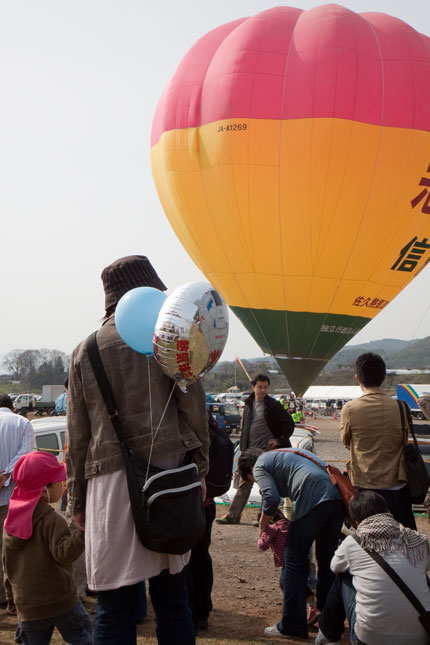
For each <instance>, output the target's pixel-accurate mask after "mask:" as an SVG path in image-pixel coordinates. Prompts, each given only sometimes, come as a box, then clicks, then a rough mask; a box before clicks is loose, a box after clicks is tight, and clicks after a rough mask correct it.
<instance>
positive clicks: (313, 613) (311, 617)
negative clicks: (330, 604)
mask: <svg viewBox="0 0 430 645" xmlns="http://www.w3.org/2000/svg"><path fill="white" fill-rule="evenodd" d="M320 616H321V612H320V610H319V609H318V607H311V609H310V610H309V614H308V618H307V623H308V625H315V623H316V622H317V620H318V618H319V617H320Z"/></svg>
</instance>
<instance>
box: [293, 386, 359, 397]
mask: <svg viewBox="0 0 430 645" xmlns="http://www.w3.org/2000/svg"><path fill="white" fill-rule="evenodd" d="M361 395H362V391H361V387H360V386H359V385H311V386H310V387H308V389H307V390H306V392H305V393H304V395H303V398H304V399H317V400H319V401H321V400H324V399H341V400H345V399H357V398H358V397H359V396H361Z"/></svg>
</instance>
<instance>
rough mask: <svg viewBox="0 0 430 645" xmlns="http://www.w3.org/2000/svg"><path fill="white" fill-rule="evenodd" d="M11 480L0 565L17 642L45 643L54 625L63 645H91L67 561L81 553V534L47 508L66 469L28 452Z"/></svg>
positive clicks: (51, 459)
mask: <svg viewBox="0 0 430 645" xmlns="http://www.w3.org/2000/svg"><path fill="white" fill-rule="evenodd" d="M13 479H14V481H15V482H16V488H15V490H14V491H13V493H12V497H11V499H10V504H9V511H8V514H7V517H6V520H5V523H4V532H3V564H4V578H5V588H6V595H7V597H8V598H7V599H8V601H12V596H13V600H14V601H15V605H16V608H17V610H18V619H19V623H18V629H17V636H16V638H17V642H24V643H25V644H27V643H28V644H29V645H45V644H46V645H48V644H49V643H50V641H51V637H52V633H53V631H54V628H55V627H57V629H58V630H59V632H60V633H61V635H62V637H63V638H64V640H65V641H66V642H68V643H73V645H90V643H91V642H92V629H91V621H90V618H89V616H88V614H87V612H86V611H85V609H84V607H83V606H82V604H81V603H80V602H79V598H78V595H77V592H76V584H75V582H74V579H73V575H72V562H73V561H74V560H76V559H77V558H78V557H79V556H80V554H81V553H82V552H83V550H84V534H83V532H82V531H79V530H76V531H75V532H74V533H73V534H71V533H70V531H69V529H68V527H67V524H66V521H65V520H64V519H63V518H62V517H61V516H60V515H59V514H58V513H56V512H55V510H54V509H53V507H52V506H51V504H53V503H55V502H58V500H59V499H60V497H61V493H62V484H61V482H62V481H63V480H65V479H66V467H65V465H64V464H61V465H60V464H59V463H58V461H57V459H56V457H54V455H51V454H48V453H45V452H30V453H28V454H26V455H24V456H23V457H21V458H20V459H19V460H18V461H17V463H16V465H15V468H14V469H13ZM20 638H21V639H22V641H20V640H19V639H20Z"/></svg>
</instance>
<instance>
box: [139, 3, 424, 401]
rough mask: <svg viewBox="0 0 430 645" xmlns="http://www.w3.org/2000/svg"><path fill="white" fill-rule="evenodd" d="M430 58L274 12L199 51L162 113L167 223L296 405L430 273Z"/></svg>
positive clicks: (397, 41)
mask: <svg viewBox="0 0 430 645" xmlns="http://www.w3.org/2000/svg"><path fill="white" fill-rule="evenodd" d="M429 43H430V41H429V39H428V38H427V37H425V36H423V35H421V34H419V33H417V32H416V31H415V30H413V29H412V28H411V27H409V26H408V25H407V24H406V23H404V22H402V21H400V20H398V19H396V18H392V17H390V16H387V15H385V14H362V15H360V14H356V13H354V12H352V11H350V10H348V9H345V8H343V7H340V6H336V5H326V6H321V7H316V8H314V9H310V10H309V11H300V10H299V9H294V8H291V7H276V8H273V9H269V10H267V11H264V12H261V13H260V14H257V15H256V16H253V17H251V18H247V19H243V20H239V21H235V22H234V23H229V24H227V25H223V26H222V27H219V28H217V29H215V30H213V31H212V32H210V33H209V34H207V35H206V36H204V37H203V38H201V39H200V40H199V41H198V42H197V43H196V45H194V47H193V48H192V49H191V50H190V52H188V54H187V55H186V57H185V58H184V61H183V62H182V63H181V64H180V65H179V67H178V70H177V72H176V73H175V75H174V76H173V78H172V80H171V81H170V83H169V85H168V86H167V88H166V90H165V92H164V94H163V97H162V99H161V100H160V104H159V106H158V108H157V112H156V115H155V117H154V124H153V131H152V150H151V159H152V169H153V175H154V180H155V183H156V186H157V190H158V193H159V196H160V200H161V202H162V205H163V207H164V210H165V212H166V215H167V217H168V218H169V220H170V222H171V224H172V226H173V228H174V230H175V232H176V234H177V235H178V237H179V239H180V240H181V242H182V243H183V245H184V246H185V248H186V249H187V251H188V252H189V254H190V255H191V257H192V258H193V259H194V261H195V262H196V264H197V265H198V266H199V268H200V269H201V270H202V271H203V273H204V274H205V275H206V276H207V278H208V280H210V282H211V284H213V285H214V286H215V288H216V289H218V290H219V291H221V293H222V294H223V295H224V297H225V299H226V301H227V303H228V304H229V305H230V306H231V307H232V309H233V311H234V312H235V313H236V314H237V315H238V316H239V318H240V319H241V320H242V322H243V323H244V324H245V326H246V327H247V328H248V330H249V331H250V332H251V334H252V335H253V336H254V338H255V339H256V340H257V342H258V343H259V344H260V346H261V347H262V349H263V350H264V351H266V352H268V353H270V354H273V355H274V356H276V357H277V358H279V359H280V364H281V367H282V369H283V371H284V372H285V373H286V374H287V377H288V378H289V380H290V383H291V384H292V386H293V389H295V391H296V392H302V391H304V389H305V386H307V385H309V384H310V383H311V382H312V380H313V379H314V378H315V376H316V375H317V374H318V372H319V371H320V369H321V368H322V367H323V366H324V364H325V362H326V361H327V360H329V359H330V358H331V357H332V356H333V355H334V354H335V353H336V352H337V351H338V350H339V349H340V348H341V347H342V346H343V345H344V344H345V343H346V342H348V341H349V340H350V339H351V338H352V337H353V336H354V335H355V334H356V333H357V332H358V331H359V330H360V329H362V328H363V326H364V325H365V324H367V322H369V321H370V320H371V319H372V318H373V317H374V316H375V315H376V314H377V313H379V312H380V311H381V310H382V309H383V308H384V307H385V306H386V305H387V304H388V303H389V302H390V301H391V300H392V299H393V298H394V297H395V296H396V295H397V294H398V293H399V291H400V290H401V289H402V288H403V287H405V286H406V285H407V284H408V283H409V282H410V280H411V279H412V278H413V277H415V275H417V273H418V272H419V271H420V270H422V268H423V267H424V266H425V264H426V263H427V262H428V259H429V258H430V218H429V215H430V134H429V130H430V84H429V83H428V82H427V79H428V78H429V74H430V44H429Z"/></svg>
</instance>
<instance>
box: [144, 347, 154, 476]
mask: <svg viewBox="0 0 430 645" xmlns="http://www.w3.org/2000/svg"><path fill="white" fill-rule="evenodd" d="M150 358H151V357H150V355H148V354H147V355H146V360H147V366H148V389H149V426H150V428H151V450H150V453H149V461H148V468H147V470H146V478H145V481H146V480H147V479H148V470H149V463H150V461H151V454H152V445H153V443H154V434H153V430H154V429H153V424H152V392H151V370H150V369H149V361H150Z"/></svg>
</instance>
